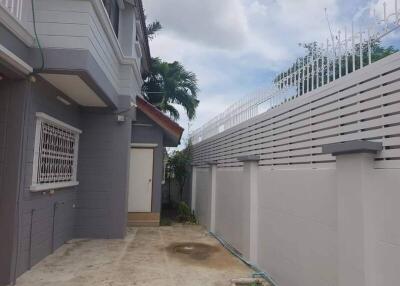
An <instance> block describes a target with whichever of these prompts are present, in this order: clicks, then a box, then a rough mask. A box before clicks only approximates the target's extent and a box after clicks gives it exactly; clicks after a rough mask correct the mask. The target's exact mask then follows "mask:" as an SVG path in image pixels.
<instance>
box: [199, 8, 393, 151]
mask: <svg viewBox="0 0 400 286" xmlns="http://www.w3.org/2000/svg"><path fill="white" fill-rule="evenodd" d="M398 1H399V0H392V3H393V5H390V8H391V9H389V8H388V5H387V4H386V2H384V3H383V5H382V8H381V11H378V12H377V11H375V10H373V11H370V13H369V14H368V15H367V16H366V17H364V18H367V19H368V20H369V23H368V25H367V26H368V27H367V29H366V30H363V29H359V30H358V31H356V30H355V28H354V23H353V24H352V25H351V29H348V28H347V27H345V28H344V31H343V32H342V31H340V30H339V31H338V33H337V34H336V35H333V34H332V36H331V39H327V41H326V44H317V43H313V44H311V45H310V46H309V47H308V50H309V53H308V54H307V55H306V56H305V57H301V58H298V59H297V60H296V62H295V63H294V64H293V65H292V66H291V67H289V68H288V69H287V70H286V71H283V72H282V73H280V74H278V75H277V76H276V78H275V79H274V81H273V83H272V86H271V87H270V88H267V89H265V90H263V91H260V92H257V93H254V94H251V95H249V96H247V97H245V98H243V99H242V100H240V101H238V102H236V103H234V104H233V105H231V106H229V107H228V108H227V109H226V110H225V111H224V112H223V113H221V114H219V115H218V116H216V117H215V118H213V119H211V120H210V121H209V122H207V123H206V124H204V125H203V126H202V127H200V128H199V129H197V130H194V131H193V132H192V133H191V140H192V142H193V143H195V144H196V143H198V142H201V141H202V140H205V139H207V138H210V137H212V136H214V135H216V134H218V133H221V132H223V131H225V130H227V129H229V128H232V127H234V126H236V125H238V124H240V123H242V122H243V121H246V120H248V119H250V118H252V117H254V116H257V115H259V114H261V113H263V112H266V111H268V110H270V109H272V108H274V107H276V106H278V105H281V104H283V103H285V102H287V101H290V100H291V99H294V98H295V97H298V96H301V95H304V94H306V93H308V92H311V91H313V90H315V89H318V88H320V87H322V86H325V85H326V84H329V83H331V82H333V81H335V80H337V79H340V78H342V77H344V76H346V75H348V74H350V73H352V72H355V71H357V70H360V69H362V68H364V67H365V66H368V65H370V64H371V63H373V61H374V58H373V56H372V55H373V52H374V51H375V49H377V47H379V46H378V43H379V41H380V40H381V39H382V38H383V37H385V36H386V35H388V34H390V33H392V32H395V31H396V30H397V29H398V28H399V27H400V20H399V19H400V10H399V7H398Z"/></svg>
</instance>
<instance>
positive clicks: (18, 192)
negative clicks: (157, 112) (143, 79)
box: [0, 77, 135, 285]
mask: <svg viewBox="0 0 400 286" xmlns="http://www.w3.org/2000/svg"><path fill="white" fill-rule="evenodd" d="M0 94H1V95H0V138H1V140H0V186H1V188H0V206H1V208H0V214H1V215H0V222H1V227H2V230H3V231H4V233H5V235H1V236H0V242H1V250H0V254H1V255H0V266H1V267H0V285H7V284H8V283H9V282H10V281H12V280H13V279H14V278H15V277H14V274H13V272H14V270H15V269H16V276H19V275H20V274H22V273H23V272H25V271H26V270H28V269H29V268H30V267H31V266H33V265H34V264H36V263H37V262H39V261H40V260H41V259H43V258H44V257H46V256H47V255H49V254H50V253H52V252H53V251H54V250H55V249H57V248H58V247H59V246H61V245H62V244H64V243H65V242H66V241H68V240H70V239H72V238H74V237H91V238H122V237H123V236H124V235H125V228H126V211H127V210H126V204H127V202H126V197H127V186H128V184H127V182H128V172H129V164H128V163H129V144H130V142H131V131H132V129H131V122H132V118H133V117H134V115H135V114H134V112H130V113H132V114H125V115H126V121H125V122H124V123H118V122H117V120H116V118H117V115H116V114H115V113H114V111H110V110H106V109H102V110H99V109H96V110H90V109H82V108H80V107H78V106H75V105H70V106H67V105H65V104H63V103H62V102H61V101H59V100H57V99H56V98H57V96H61V97H63V96H64V95H63V94H62V93H61V92H59V91H58V90H57V89H55V88H54V87H53V86H52V85H50V84H48V83H47V82H45V81H44V80H41V79H40V77H37V82H36V83H30V82H28V81H26V80H21V81H13V82H11V81H8V80H7V81H6V80H3V81H2V82H1V85H0ZM118 104H119V107H120V109H126V108H127V106H128V104H129V100H127V98H125V97H120V100H119V103H118ZM36 112H44V113H46V114H48V115H50V116H53V117H55V118H57V119H59V120H61V121H63V122H66V123H68V124H70V125H72V126H74V127H77V128H79V129H81V130H82V131H83V133H82V134H81V137H80V144H79V157H78V181H79V182H80V184H79V186H77V187H72V188H65V189H57V190H55V192H54V194H50V193H49V192H48V191H47V192H38V193H32V192H30V190H29V188H30V185H31V181H32V169H33V151H34V141H35V122H36V116H35V114H36ZM5 178H7V180H5ZM78 190H79V191H78ZM18 198H19V200H18ZM18 206H19V207H18ZM18 209H19V211H18ZM18 218H19V219H18ZM17 230H18V231H17ZM16 241H19V244H18V246H17V245H15V244H16ZM13 245H15V248H14V247H13ZM14 257H17V260H16V264H15V260H13V258H14Z"/></svg>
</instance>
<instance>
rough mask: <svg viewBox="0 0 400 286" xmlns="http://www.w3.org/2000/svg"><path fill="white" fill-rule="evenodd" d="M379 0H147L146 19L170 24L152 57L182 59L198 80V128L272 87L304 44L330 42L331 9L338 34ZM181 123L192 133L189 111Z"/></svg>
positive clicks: (153, 46)
mask: <svg viewBox="0 0 400 286" xmlns="http://www.w3.org/2000/svg"><path fill="white" fill-rule="evenodd" d="M391 1H394V0H386V2H391ZM377 2H383V0H143V5H144V9H145V14H146V17H147V22H148V23H150V22H152V21H154V20H158V21H160V22H161V25H162V26H163V28H162V30H161V31H160V32H158V34H157V35H156V38H155V39H153V40H151V41H150V51H151V55H152V56H153V57H160V58H161V59H162V60H164V61H168V62H172V61H179V62H181V63H182V64H183V65H184V66H185V68H186V69H187V70H189V71H192V72H194V73H195V74H196V75H197V79H198V83H199V88H200V91H199V94H198V99H199V100H200V104H199V107H198V109H197V116H196V118H195V120H193V121H192V122H190V127H189V129H190V130H194V129H196V128H198V127H200V126H201V125H202V124H204V123H205V122H206V121H208V120H209V119H211V118H212V117H214V116H216V115H218V114H219V113H221V112H223V110H224V109H225V108H226V107H228V105H230V104H232V103H234V102H235V101H237V100H239V99H240V98H241V97H243V96H245V95H247V94H251V93H252V92H254V91H257V90H260V89H262V88H264V87H268V86H269V85H270V83H271V80H272V79H273V78H274V76H275V75H276V74H277V73H279V71H281V70H284V69H285V68H287V67H288V66H289V65H290V64H291V63H292V62H293V61H294V60H295V59H296V57H297V56H299V55H302V54H303V53H304V50H303V49H302V48H301V47H300V46H299V43H305V42H311V41H319V42H322V43H324V42H326V39H327V38H328V37H330V34H329V26H328V24H327V19H326V16H325V8H326V11H327V14H328V18H329V21H330V24H331V28H332V30H333V32H336V31H337V30H339V29H341V30H343V28H344V26H345V25H346V26H347V27H350V25H351V22H352V20H354V21H355V23H357V22H358V21H360V19H362V18H363V17H361V15H363V13H368V11H367V10H366V8H368V7H374V6H377V7H380V5H381V4H382V3H377ZM388 5H390V4H388ZM380 10H381V9H378V10H377V11H378V13H380V12H379V11H380ZM180 110H181V109H180ZM179 124H180V125H181V126H182V127H184V128H185V129H186V130H187V129H188V119H187V117H186V116H185V114H184V112H183V111H182V110H181V119H180V120H179ZM185 136H187V134H185Z"/></svg>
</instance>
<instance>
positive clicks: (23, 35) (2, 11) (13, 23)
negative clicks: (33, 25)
mask: <svg viewBox="0 0 400 286" xmlns="http://www.w3.org/2000/svg"><path fill="white" fill-rule="evenodd" d="M0 23H2V24H3V25H4V26H5V27H6V28H7V29H8V30H10V31H11V32H12V33H13V34H14V35H15V36H17V38H18V39H20V40H21V41H22V42H24V44H26V45H27V46H29V47H32V46H34V44H35V38H34V37H33V35H32V34H31V33H30V32H29V31H28V30H27V29H26V28H25V27H24V26H23V25H22V23H21V22H20V21H18V20H17V19H16V18H15V17H14V16H13V15H11V14H10V12H8V11H7V9H6V8H4V7H3V6H2V5H0Z"/></svg>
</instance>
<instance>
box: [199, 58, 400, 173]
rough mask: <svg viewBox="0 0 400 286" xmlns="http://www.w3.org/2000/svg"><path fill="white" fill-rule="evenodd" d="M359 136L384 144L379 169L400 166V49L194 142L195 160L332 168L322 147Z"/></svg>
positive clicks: (222, 164) (230, 164)
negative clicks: (252, 159) (251, 158)
mask: <svg viewBox="0 0 400 286" xmlns="http://www.w3.org/2000/svg"><path fill="white" fill-rule="evenodd" d="M356 139H365V140H371V141H379V142H382V143H383V146H384V150H383V151H382V152H381V153H380V154H379V155H378V156H377V159H376V164H375V167H376V168H400V53H396V54H394V55H391V56H389V57H386V58H385V59H382V60H380V61H378V62H376V63H374V64H372V65H370V66H367V67H365V68H363V69H360V70H358V71H356V72H354V73H351V74H349V75H347V76H344V77H342V78H340V79H338V80H336V81H334V82H331V83H330V84H328V85H326V86H324V87H321V88H319V89H316V90H314V91H313V92H311V93H308V94H306V95H304V96H301V97H298V98H296V99H294V100H292V101H290V102H287V103H284V104H282V105H280V106H278V107H276V108H274V109H272V110H269V111H267V112H265V113H263V114H260V115H259V116H257V117H254V118H252V119H250V120H248V121H246V122H243V123H242V124H240V125H237V126H235V127H233V128H231V129H229V130H226V131H224V132H222V133H220V134H218V135H216V136H214V137H211V138H209V139H206V140H204V141H202V142H200V143H198V144H195V145H194V147H193V158H194V164H196V165H199V166H206V165H207V162H208V161H211V160H217V161H218V167H235V166H241V163H240V162H238V161H237V159H236V158H237V157H238V156H242V155H252V154H257V155H260V157H261V161H260V165H263V166H271V167H274V168H294V169H297V168H331V167H333V166H334V164H335V157H334V156H332V155H329V154H322V149H321V146H322V145H324V144H328V143H335V142H344V141H350V140H356Z"/></svg>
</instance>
